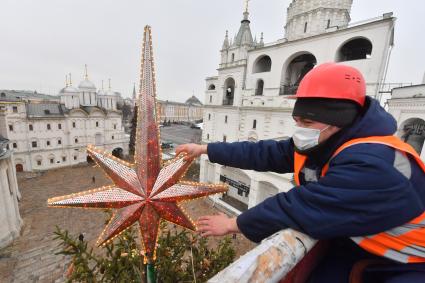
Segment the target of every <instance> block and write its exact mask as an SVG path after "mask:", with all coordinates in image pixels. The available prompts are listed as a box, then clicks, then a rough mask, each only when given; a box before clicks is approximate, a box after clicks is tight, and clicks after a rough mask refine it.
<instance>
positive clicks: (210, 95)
mask: <svg viewBox="0 0 425 283" xmlns="http://www.w3.org/2000/svg"><path fill="white" fill-rule="evenodd" d="M210 103H212V95H210Z"/></svg>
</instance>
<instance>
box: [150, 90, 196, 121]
mask: <svg viewBox="0 0 425 283" xmlns="http://www.w3.org/2000/svg"><path fill="white" fill-rule="evenodd" d="M157 109H158V117H159V120H160V121H161V122H192V123H193V122H196V121H199V120H202V118H203V105H202V103H201V102H200V101H199V99H198V98H196V96H194V95H192V97H190V98H189V99H187V100H186V101H185V102H184V103H182V102H174V101H168V100H165V101H164V100H158V105H157Z"/></svg>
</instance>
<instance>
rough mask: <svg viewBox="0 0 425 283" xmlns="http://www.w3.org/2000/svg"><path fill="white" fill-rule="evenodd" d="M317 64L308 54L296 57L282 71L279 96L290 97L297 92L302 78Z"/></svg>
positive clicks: (314, 58) (311, 55)
mask: <svg viewBox="0 0 425 283" xmlns="http://www.w3.org/2000/svg"><path fill="white" fill-rule="evenodd" d="M316 64H317V60H316V57H314V55H313V54H310V53H304V54H301V55H298V56H296V57H295V58H293V59H292V60H290V61H289V63H288V64H287V65H286V69H285V67H284V69H283V70H282V78H281V85H280V91H279V95H292V94H295V93H296V92H297V89H298V86H299V84H300V82H301V80H302V79H303V78H304V76H305V75H306V74H307V73H308V72H309V71H310V70H311V69H313V68H314V66H315V65H316Z"/></svg>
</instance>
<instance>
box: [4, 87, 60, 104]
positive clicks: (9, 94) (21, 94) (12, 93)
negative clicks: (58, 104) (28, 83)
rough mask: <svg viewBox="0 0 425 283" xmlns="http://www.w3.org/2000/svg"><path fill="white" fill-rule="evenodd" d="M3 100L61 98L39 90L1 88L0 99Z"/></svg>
mask: <svg viewBox="0 0 425 283" xmlns="http://www.w3.org/2000/svg"><path fill="white" fill-rule="evenodd" d="M1 100H4V101H19V100H59V98H58V97H57V96H53V95H48V94H44V93H38V92H37V91H30V90H8V89H0V101H1Z"/></svg>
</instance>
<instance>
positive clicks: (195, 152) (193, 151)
mask: <svg viewBox="0 0 425 283" xmlns="http://www.w3.org/2000/svg"><path fill="white" fill-rule="evenodd" d="M182 152H184V153H186V154H187V155H186V157H185V159H186V160H188V159H195V158H197V157H199V156H201V154H207V145H206V144H203V145H200V144H195V143H188V144H181V145H179V146H177V147H176V156H177V155H179V154H180V153H182Z"/></svg>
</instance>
